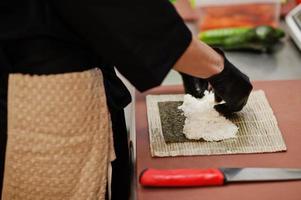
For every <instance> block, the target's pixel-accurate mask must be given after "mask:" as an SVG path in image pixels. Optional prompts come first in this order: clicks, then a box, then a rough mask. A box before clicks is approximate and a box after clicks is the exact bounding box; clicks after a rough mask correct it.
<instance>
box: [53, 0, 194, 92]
mask: <svg viewBox="0 0 301 200" xmlns="http://www.w3.org/2000/svg"><path fill="white" fill-rule="evenodd" d="M51 1H52V2H53V3H54V6H55V8H56V10H57V11H58V12H59V15H60V16H61V17H62V19H63V20H64V22H65V23H66V24H67V25H68V26H69V27H70V28H71V29H72V30H73V31H74V32H75V33H77V34H78V35H79V36H80V37H81V38H82V39H84V40H85V41H86V42H87V44H88V45H89V46H90V47H91V48H93V49H94V51H95V52H96V53H97V55H98V56H100V57H101V58H102V59H104V60H105V62H108V63H111V64H113V65H115V66H116V68H117V69H118V70H119V71H120V72H121V73H122V74H123V75H124V76H125V77H126V78H127V79H128V80H129V81H130V82H131V83H132V84H133V85H134V86H135V87H136V88H137V89H138V90H140V91H144V90H147V89H150V88H152V87H155V86H157V85H159V84H161V82H162V81H163V79H164V78H165V76H166V74H167V73H168V72H169V70H170V69H171V68H172V67H173V65H174V64H175V62H176V61H177V60H178V58H179V57H180V56H181V55H182V54H183V53H184V51H185V50H186V48H187V47H188V45H189V44H190V42H191V38H192V36H191V32H190V31H189V30H188V28H187V27H186V25H185V24H184V22H183V20H182V19H181V17H180V16H179V15H178V14H177V12H176V11H175V9H174V7H173V5H172V4H171V3H169V2H168V0H147V1H143V0H51Z"/></svg>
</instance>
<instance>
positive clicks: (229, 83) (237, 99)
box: [206, 49, 253, 115]
mask: <svg viewBox="0 0 301 200" xmlns="http://www.w3.org/2000/svg"><path fill="white" fill-rule="evenodd" d="M215 50H216V51H217V52H218V53H219V54H220V55H222V56H223V57H224V69H223V71H222V72H221V73H219V74H216V75H214V76H211V77H209V78H207V79H206V80H208V82H209V83H210V85H211V86H212V88H213V89H214V93H215V95H216V98H215V99H216V100H218V101H221V100H224V101H225V103H223V104H218V105H215V106H214V108H215V109H216V110H217V111H218V112H220V113H222V114H224V115H229V114H231V113H233V112H237V111H240V110H241V109H242V108H243V107H244V106H245V105H246V103H247V101H248V98H249V95H250V93H251V91H252V89H253V86H252V84H251V83H250V79H249V77H248V76H246V75H245V74H243V73H242V72H241V71H239V70H238V69H237V68H236V67H235V66H234V65H233V64H232V63H230V62H229V61H228V60H227V58H226V57H225V55H224V53H223V52H222V51H221V50H219V49H215Z"/></svg>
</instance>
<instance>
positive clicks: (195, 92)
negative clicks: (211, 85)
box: [180, 73, 208, 98]
mask: <svg viewBox="0 0 301 200" xmlns="http://www.w3.org/2000/svg"><path fill="white" fill-rule="evenodd" d="M180 74H181V77H182V80H183V85H184V89H185V93H186V94H190V95H192V96H194V97H196V98H202V97H203V96H204V92H205V90H208V81H207V80H206V79H201V78H196V77H194V76H190V75H188V74H184V73H180Z"/></svg>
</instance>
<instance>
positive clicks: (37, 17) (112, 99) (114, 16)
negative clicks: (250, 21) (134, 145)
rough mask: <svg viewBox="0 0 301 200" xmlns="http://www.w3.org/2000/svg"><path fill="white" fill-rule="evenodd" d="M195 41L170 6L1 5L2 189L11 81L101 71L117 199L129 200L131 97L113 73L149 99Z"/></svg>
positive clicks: (88, 1)
mask: <svg viewBox="0 0 301 200" xmlns="http://www.w3.org/2000/svg"><path fill="white" fill-rule="evenodd" d="M190 41H191V33H190V31H189V30H188V29H187V28H186V26H185V25H184V23H183V21H182V19H181V18H180V17H179V15H178V14H177V13H176V11H175V9H174V8H173V6H172V5H171V4H170V3H169V2H168V0H149V1H141V0H127V1H124V0H84V1H83V0H1V1H0V149H1V151H0V154H1V158H0V161H1V167H0V168H1V169H0V171H1V172H0V174H1V175H0V183H1V184H0V188H2V179H3V166H4V156H5V144H6V131H7V106H6V105H7V88H8V76H9V74H10V73H23V74H59V73H67V72H76V71H83V70H87V69H90V68H94V67H99V68H100V69H101V70H102V72H103V74H104V81H105V88H106V95H107V101H108V102H107V103H108V105H109V108H110V112H111V115H112V122H113V131H114V143H115V151H116V154H117V160H116V161H114V163H113V183H112V190H113V191H112V194H113V196H112V199H113V200H117V199H119V200H120V199H127V198H126V196H127V195H128V192H129V189H128V188H129V171H130V169H129V165H128V163H129V161H128V146H127V133H126V128H125V122H124V113H123V108H124V107H125V106H126V105H127V104H128V103H129V102H130V94H129V92H128V91H127V89H126V88H125V86H124V85H123V84H122V82H121V81H120V80H119V79H118V78H117V76H116V74H115V71H114V67H116V68H117V69H118V70H119V71H120V72H121V73H122V74H123V75H124V76H125V77H126V78H127V79H128V80H129V81H130V82H131V83H132V84H133V85H134V86H135V87H136V88H137V89H138V90H140V91H145V90H147V89H150V88H152V87H154V86H157V85H159V84H160V83H161V82H162V80H163V79H164V77H165V76H166V74H167V73H168V72H169V70H170V69H171V68H172V66H173V65H174V64H175V62H176V61H177V59H178V58H179V57H180V56H181V55H182V54H183V52H184V51H185V49H186V48H187V47H188V45H189V43H190ZM0 197H1V194H0Z"/></svg>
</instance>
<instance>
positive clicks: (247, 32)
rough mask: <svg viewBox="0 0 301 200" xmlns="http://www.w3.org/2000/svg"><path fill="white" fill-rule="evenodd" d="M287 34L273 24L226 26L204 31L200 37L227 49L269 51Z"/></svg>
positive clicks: (213, 44) (211, 44)
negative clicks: (240, 26) (245, 26)
mask: <svg viewBox="0 0 301 200" xmlns="http://www.w3.org/2000/svg"><path fill="white" fill-rule="evenodd" d="M284 36H285V33H284V32H283V30H281V29H279V28H273V27H271V26H257V27H255V28H226V29H215V30H209V31H204V32H201V33H200V34H199V39H200V40H202V41H204V42H205V43H207V44H208V45H210V46H213V47H219V48H222V49H225V50H239V49H246V50H258V51H269V50H271V49H272V48H273V46H274V45H275V44H276V43H277V42H278V41H279V40H280V39H281V38H282V37H284Z"/></svg>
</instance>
